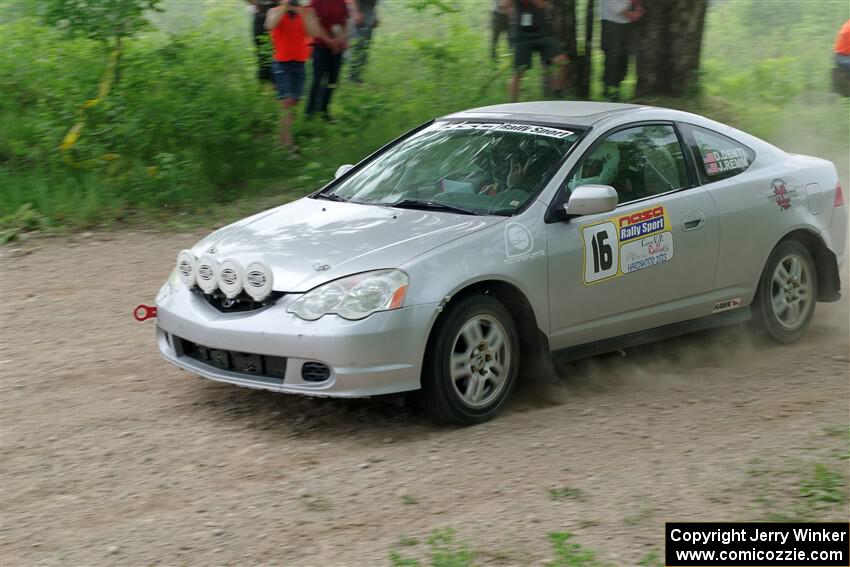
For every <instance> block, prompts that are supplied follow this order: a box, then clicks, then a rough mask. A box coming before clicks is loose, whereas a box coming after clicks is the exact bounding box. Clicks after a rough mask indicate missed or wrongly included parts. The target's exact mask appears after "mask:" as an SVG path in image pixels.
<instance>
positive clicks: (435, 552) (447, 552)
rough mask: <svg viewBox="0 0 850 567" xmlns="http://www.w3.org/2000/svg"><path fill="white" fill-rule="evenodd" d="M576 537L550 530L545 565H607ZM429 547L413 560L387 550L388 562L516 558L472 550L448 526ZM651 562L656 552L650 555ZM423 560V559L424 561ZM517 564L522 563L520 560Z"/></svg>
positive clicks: (406, 541)
mask: <svg viewBox="0 0 850 567" xmlns="http://www.w3.org/2000/svg"><path fill="white" fill-rule="evenodd" d="M574 537H575V536H574V535H573V534H571V533H569V532H552V533H550V534H548V538H547V539H548V540H549V545H550V549H551V553H552V555H553V559H552V561H550V562H548V563H547V565H549V566H550V567H606V566H607V564H606V563H604V562H602V561H601V560H599V559H598V558H597V555H596V552H595V551H593V550H591V549H588V548H586V547H584V546H582V545H580V544H578V543H576V542H575V541H574V539H573V538H574ZM418 543H419V542H418V541H417V540H415V539H413V538H409V537H406V536H405V537H402V538H401V539H399V542H398V543H397V547H408V548H409V547H415V546H416V545H417V544H418ZM427 543H428V550H427V551H424V552H423V553H424V555H426V557H427V559H415V558H411V557H409V556H405V555H402V553H401V552H400V551H399V550H398V549H394V550H392V551H391V552H390V561H391V563H392V565H393V566H394V567H423V566H424V565H430V566H431V567H471V566H473V565H475V564H476V563H475V561H476V559H478V558H479V557H487V558H490V559H496V560H509V561H512V562H516V561H517V554H515V553H508V552H504V551H499V550H495V551H494V550H487V551H481V552H478V551H474V550H472V549H471V548H470V546H469V544H467V543H466V542H464V541H462V540H459V539H457V537H456V533H455V531H454V530H452V529H451V528H444V529H439V530H435V531H434V532H432V533H431V535H430V536H429V537H428V540H427ZM420 555H422V554H420ZM647 558H649V560H650V561H654V560H655V559H656V558H657V555H652V554H649V555H647V556H646V557H645V558H644V560H645V559H647ZM644 560H641V563H640V565H648V566H653V567H655V565H656V563H652V562H649V563H646V562H644ZM423 561H424V562H423ZM519 561H520V563H521V562H522V561H521V560H519Z"/></svg>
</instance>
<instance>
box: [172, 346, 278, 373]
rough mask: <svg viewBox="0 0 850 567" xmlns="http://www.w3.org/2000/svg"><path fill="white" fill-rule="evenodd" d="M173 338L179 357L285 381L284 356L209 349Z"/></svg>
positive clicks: (237, 371)
mask: <svg viewBox="0 0 850 567" xmlns="http://www.w3.org/2000/svg"><path fill="white" fill-rule="evenodd" d="M173 338H174V347H175V350H176V351H177V356H186V357H188V358H192V359H194V360H197V361H198V362H203V363H204V364H209V365H210V366H213V367H215V368H219V369H221V370H229V371H230V372H236V373H239V374H244V375H246V376H257V377H265V378H276V379H279V380H283V378H284V377H285V375H286V358H285V357H282V356H269V355H266V354H253V353H249V352H238V351H235V350H223V349H216V348H209V347H207V346H204V345H200V344H198V343H193V342H192V341H187V340H186V339H181V338H180V337H177V336H173Z"/></svg>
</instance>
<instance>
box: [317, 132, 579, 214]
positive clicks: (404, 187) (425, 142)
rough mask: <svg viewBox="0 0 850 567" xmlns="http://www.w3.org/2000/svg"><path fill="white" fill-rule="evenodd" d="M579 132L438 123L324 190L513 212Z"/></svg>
mask: <svg viewBox="0 0 850 567" xmlns="http://www.w3.org/2000/svg"><path fill="white" fill-rule="evenodd" d="M578 136H579V134H578V133H576V132H573V131H570V130H565V129H560V128H552V127H548V126H536V125H533V124H516V123H501V122H437V123H435V124H432V125H431V126H429V127H427V128H425V129H424V130H422V131H421V132H418V133H416V134H415V135H413V136H412V137H410V138H408V139H406V140H403V141H401V142H399V143H398V144H396V145H395V146H393V147H391V148H389V149H388V150H386V151H385V152H384V153H383V154H381V155H380V156H378V157H377V158H375V159H374V160H373V161H372V162H370V163H369V164H368V165H366V166H365V167H363V168H362V169H361V170H360V171H358V172H356V173H354V174H353V175H352V176H351V177H349V178H348V179H345V180H344V181H342V182H340V183H339V184H337V185H336V186H335V187H333V189H331V190H329V191H325V192H323V193H322V194H321V195H320V196H321V197H325V198H329V197H330V196H331V195H333V198H335V199H337V198H338V199H340V200H342V199H344V200H346V201H352V202H355V203H364V204H371V205H385V206H394V205H398V206H402V207H405V208H423V209H427V208H430V209H434V210H447V211H450V212H451V211H454V212H467V213H469V214H491V215H510V214H513V213H514V212H515V211H517V210H518V209H520V208H521V207H522V206H523V205H525V203H527V202H528V201H529V200H531V199H532V198H533V197H534V196H535V195H537V193H538V192H540V191H541V190H542V189H543V187H544V186H545V184H546V182H547V181H549V179H550V178H551V177H552V175H553V174H554V173H555V171H556V169H557V168H558V165H559V164H560V163H561V161H562V160H563V158H564V156H566V154H567V151H568V150H569V149H570V148H571V147H572V145H573V144H574V143H575V141H576V140H577V139H578Z"/></svg>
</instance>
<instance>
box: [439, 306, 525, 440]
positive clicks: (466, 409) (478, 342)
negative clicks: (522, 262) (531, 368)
mask: <svg viewBox="0 0 850 567" xmlns="http://www.w3.org/2000/svg"><path fill="white" fill-rule="evenodd" d="M518 365H519V335H518V333H517V330H516V325H515V324H514V321H513V319H512V317H511V315H510V313H509V312H508V310H507V309H505V307H504V306H503V305H502V304H501V303H499V302H498V301H496V300H495V299H493V298H492V297H488V296H482V295H475V296H469V297H466V298H464V299H461V300H460V301H459V302H458V303H457V304H455V305H453V306H452V307H451V310H450V311H449V312H448V313H446V314H445V316H444V317H443V318H442V319H441V320H440V321H438V323H437V325H436V326H435V328H434V331H433V334H432V340H431V343H430V345H429V349H428V356H427V359H426V361H425V368H424V372H423V376H422V393H423V397H424V402H425V405H426V407H427V408H428V410H429V411H430V412H431V414H432V415H433V416H434V417H435V418H436V419H438V420H440V421H444V422H448V423H454V424H458V425H470V424H473V423H480V422H482V421H487V420H488V419H491V418H493V417H494V416H495V415H496V414H497V413H498V412H499V410H500V409H501V408H502V406H503V404H504V402H505V400H506V399H507V397H508V395H509V394H510V392H511V390H512V389H513V386H514V382H516V375H517V368H518Z"/></svg>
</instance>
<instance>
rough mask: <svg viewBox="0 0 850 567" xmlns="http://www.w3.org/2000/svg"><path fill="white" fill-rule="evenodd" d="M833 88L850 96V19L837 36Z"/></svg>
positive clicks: (842, 94) (843, 94) (841, 93)
mask: <svg viewBox="0 0 850 567" xmlns="http://www.w3.org/2000/svg"><path fill="white" fill-rule="evenodd" d="M832 90H833V91H835V92H837V93H838V94H840V95H841V96H850V20H847V21H846V22H844V25H843V26H841V30H840V31H839V32H838V37H836V38H835V68H834V69H833V70H832Z"/></svg>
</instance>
